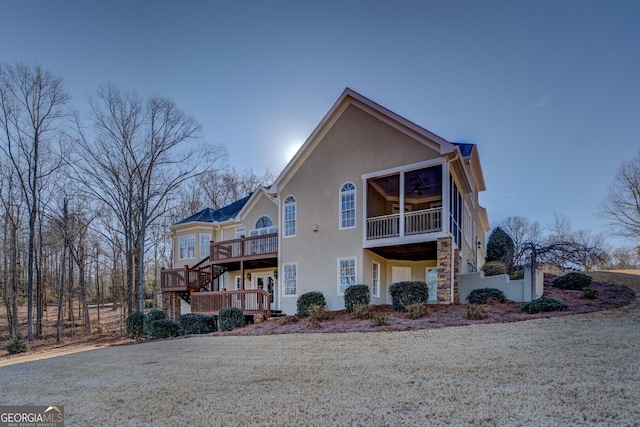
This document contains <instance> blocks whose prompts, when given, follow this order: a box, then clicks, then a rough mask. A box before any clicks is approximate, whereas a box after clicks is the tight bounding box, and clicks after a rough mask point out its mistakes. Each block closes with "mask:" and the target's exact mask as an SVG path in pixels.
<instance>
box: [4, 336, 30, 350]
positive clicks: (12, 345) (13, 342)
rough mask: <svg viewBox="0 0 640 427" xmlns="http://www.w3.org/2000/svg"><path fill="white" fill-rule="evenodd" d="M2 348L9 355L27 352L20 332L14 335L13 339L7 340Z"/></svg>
mask: <svg viewBox="0 0 640 427" xmlns="http://www.w3.org/2000/svg"><path fill="white" fill-rule="evenodd" d="M4 348H6V349H7V351H8V352H9V354H18V353H24V352H26V351H27V350H28V348H27V343H26V342H25V341H24V337H23V336H22V334H21V333H20V332H18V333H16V334H15V335H14V336H13V338H10V339H9V340H7V343H6V344H5V346H4Z"/></svg>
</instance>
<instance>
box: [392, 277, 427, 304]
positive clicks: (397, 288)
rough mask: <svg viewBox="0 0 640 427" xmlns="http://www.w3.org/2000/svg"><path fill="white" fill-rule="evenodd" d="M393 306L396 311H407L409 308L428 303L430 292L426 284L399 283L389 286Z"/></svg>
mask: <svg viewBox="0 0 640 427" xmlns="http://www.w3.org/2000/svg"><path fill="white" fill-rule="evenodd" d="M389 293H390V294H391V305H392V306H393V309H394V310H395V311H407V306H409V305H411V304H416V303H426V302H427V301H428V299H429V290H428V287H427V284H426V283H425V282H398V283H394V284H392V285H391V286H389Z"/></svg>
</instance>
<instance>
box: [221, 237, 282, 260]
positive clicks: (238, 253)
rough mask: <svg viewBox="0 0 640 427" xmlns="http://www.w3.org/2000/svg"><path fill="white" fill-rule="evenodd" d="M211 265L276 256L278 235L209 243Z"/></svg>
mask: <svg viewBox="0 0 640 427" xmlns="http://www.w3.org/2000/svg"><path fill="white" fill-rule="evenodd" d="M210 253H211V260H212V262H213V263H216V262H218V263H220V262H227V261H239V260H240V259H244V260H249V259H259V258H268V257H272V256H274V257H275V256H277V255H278V233H272V234H264V235H262V236H250V237H243V238H241V239H234V240H225V241H224V242H212V243H211V252H210Z"/></svg>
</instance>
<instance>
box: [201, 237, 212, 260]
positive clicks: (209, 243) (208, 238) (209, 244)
mask: <svg viewBox="0 0 640 427" xmlns="http://www.w3.org/2000/svg"><path fill="white" fill-rule="evenodd" d="M204 236H206V237H207V245H206V248H207V250H206V252H207V254H206V255H205V254H203V253H202V237H204ZM210 250H211V233H198V255H199V256H200V259H203V258H205V257H208V256H209V255H210V254H209V251H210Z"/></svg>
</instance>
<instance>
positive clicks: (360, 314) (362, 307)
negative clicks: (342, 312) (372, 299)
mask: <svg viewBox="0 0 640 427" xmlns="http://www.w3.org/2000/svg"><path fill="white" fill-rule="evenodd" d="M351 313H352V314H353V317H355V318H356V319H361V320H363V319H371V318H372V317H373V307H371V306H370V305H369V304H358V305H356V306H355V307H354V308H353V311H352V312H351Z"/></svg>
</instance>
